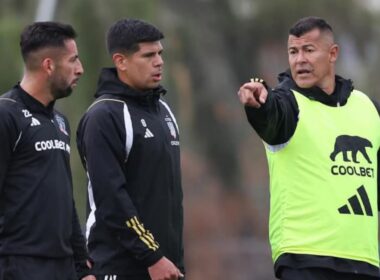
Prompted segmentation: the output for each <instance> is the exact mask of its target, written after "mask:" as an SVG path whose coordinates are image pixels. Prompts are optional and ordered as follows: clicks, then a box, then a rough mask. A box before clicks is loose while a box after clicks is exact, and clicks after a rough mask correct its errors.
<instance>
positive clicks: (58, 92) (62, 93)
mask: <svg viewBox="0 0 380 280" xmlns="http://www.w3.org/2000/svg"><path fill="white" fill-rule="evenodd" d="M72 92H73V89H72V88H71V87H67V88H65V89H57V88H56V89H52V95H53V97H54V100H57V99H61V98H65V97H68V96H70V95H71V93H72Z"/></svg>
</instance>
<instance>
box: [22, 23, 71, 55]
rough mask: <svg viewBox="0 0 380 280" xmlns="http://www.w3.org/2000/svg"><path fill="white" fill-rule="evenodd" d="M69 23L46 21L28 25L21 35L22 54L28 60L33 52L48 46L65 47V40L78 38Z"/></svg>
mask: <svg viewBox="0 0 380 280" xmlns="http://www.w3.org/2000/svg"><path fill="white" fill-rule="evenodd" d="M76 36H77V34H76V32H75V30H74V28H73V27H72V26H71V25H69V24H63V23H59V22H52V21H45V22H35V23H33V24H30V25H28V26H26V27H25V28H24V30H23V32H22V33H21V36H20V47H21V54H22V57H23V59H24V61H25V62H26V61H27V59H28V55H29V54H30V53H31V52H34V51H37V50H39V49H42V48H46V47H64V45H65V40H67V39H74V38H76Z"/></svg>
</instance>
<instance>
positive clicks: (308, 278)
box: [280, 267, 380, 280]
mask: <svg viewBox="0 0 380 280" xmlns="http://www.w3.org/2000/svg"><path fill="white" fill-rule="evenodd" d="M280 279H281V280H379V279H380V278H379V277H372V276H366V275H358V274H352V273H342V272H337V271H334V270H331V269H327V268H303V269H293V268H288V267H284V268H283V269H282V272H281V278H280Z"/></svg>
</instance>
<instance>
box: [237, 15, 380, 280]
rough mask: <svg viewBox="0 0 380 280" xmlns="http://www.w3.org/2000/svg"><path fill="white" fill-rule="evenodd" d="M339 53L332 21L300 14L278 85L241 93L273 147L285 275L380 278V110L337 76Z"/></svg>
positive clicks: (276, 249) (258, 84) (278, 244)
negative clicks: (287, 65) (379, 216)
mask: <svg viewBox="0 0 380 280" xmlns="http://www.w3.org/2000/svg"><path fill="white" fill-rule="evenodd" d="M338 53H339V47H338V45H337V44H336V43H335V41H334V35H333V31H332V28H331V26H330V25H329V24H328V23H327V22H326V21H325V20H324V19H321V18H317V17H306V18H303V19H300V20H299V21H298V22H297V23H296V24H295V25H294V26H293V27H292V28H291V29H290V31H289V38H288V59H289V66H290V71H289V70H288V71H286V72H285V73H281V74H280V75H279V81H280V83H279V84H278V85H277V87H275V88H274V89H271V88H268V87H267V86H266V84H265V82H264V81H262V80H260V79H252V80H251V81H250V82H248V83H245V84H244V85H242V86H241V88H240V89H239V92H238V95H239V99H240V102H241V103H242V104H243V105H244V107H245V111H246V114H247V118H248V121H249V123H250V124H251V125H252V127H253V128H254V129H255V131H256V132H257V133H258V135H259V136H260V137H261V138H262V140H263V142H264V144H265V149H266V154H267V158H268V166H269V174H270V193H271V201H270V209H271V210H270V221H269V226H270V236H269V238H270V243H271V248H272V257H273V261H274V268H275V273H276V276H277V277H278V278H279V279H282V280H298V279H300V280H301V279H302V280H321V279H326V280H327V279H328V280H330V279H331V280H339V279H344V280H349V279H352V280H354V279H355V280H364V279H365V280H370V279H379V249H378V151H379V146H380V118H379V112H380V107H379V106H378V105H377V104H376V103H374V102H373V101H372V100H370V99H369V98H368V96H367V95H365V94H364V93H362V92H360V91H358V90H356V89H354V87H353V84H352V82H351V81H350V80H348V79H344V78H342V77H340V76H337V75H336V74H335V63H336V60H337V58H338Z"/></svg>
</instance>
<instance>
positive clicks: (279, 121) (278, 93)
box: [245, 71, 380, 277]
mask: <svg viewBox="0 0 380 280" xmlns="http://www.w3.org/2000/svg"><path fill="white" fill-rule="evenodd" d="M264 85H265V86H266V84H265V83H264ZM266 88H267V90H268V97H267V101H266V103H265V104H263V105H262V106H261V107H260V108H259V109H256V108H253V107H248V106H246V107H245V111H246V115H247V118H248V121H249V123H250V124H251V126H252V127H253V128H254V129H255V131H256V132H257V134H258V135H259V136H260V137H261V139H262V140H263V141H264V142H266V143H267V144H269V145H280V144H285V143H287V142H288V141H289V140H290V139H291V137H292V136H293V134H294V132H295V130H296V127H297V123H298V114H299V108H298V105H297V101H296V98H295V96H294V94H293V92H292V90H295V91H297V92H299V93H301V94H303V95H304V96H306V97H308V98H309V99H312V100H316V101H318V102H321V103H323V104H325V105H327V106H335V107H336V106H344V105H345V104H346V103H347V100H348V98H349V97H350V94H351V92H352V90H353V89H354V87H353V83H352V81H351V80H347V79H344V78H342V77H339V76H336V78H335V89H334V92H333V93H332V94H331V95H328V94H326V93H325V92H324V91H323V90H321V89H320V88H318V87H312V88H307V89H305V88H299V87H298V86H297V84H296V83H295V81H294V80H293V79H292V77H291V75H290V72H289V71H286V72H284V73H281V74H280V75H279V84H278V85H277V86H276V87H275V88H274V89H271V88H269V87H267V86H266ZM373 103H374V105H375V107H376V109H377V111H378V112H379V115H380V106H379V105H378V103H376V102H374V101H373ZM379 155H380V152H379V151H378V152H377V160H378V162H379V159H380V157H379ZM379 171H380V167H379V165H378V174H379ZM379 191H380V183H379V181H378V192H379ZM379 201H380V200H379V199H378V208H379V209H380V206H379V205H380V202H379ZM284 266H287V267H293V268H302V267H327V268H331V269H334V270H336V271H340V272H348V273H359V274H366V275H372V276H379V270H378V268H376V267H374V266H372V265H369V264H366V263H363V262H358V261H354V260H346V259H339V258H333V257H323V256H311V255H302V254H300V255H295V254H283V255H281V256H280V257H279V258H278V260H277V261H276V263H275V271H276V275H277V276H278V277H279V276H280V273H281V268H282V267H284Z"/></svg>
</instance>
